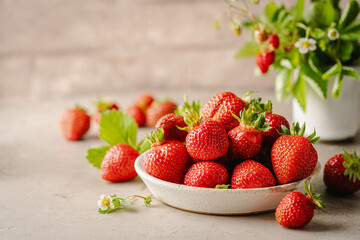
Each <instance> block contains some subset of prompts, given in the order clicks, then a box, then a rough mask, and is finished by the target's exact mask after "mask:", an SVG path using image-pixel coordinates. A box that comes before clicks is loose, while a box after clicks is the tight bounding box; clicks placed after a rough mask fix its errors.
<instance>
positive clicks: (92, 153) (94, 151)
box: [86, 146, 110, 168]
mask: <svg viewBox="0 0 360 240" xmlns="http://www.w3.org/2000/svg"><path fill="white" fill-rule="evenodd" d="M109 148H110V146H93V147H91V148H89V149H88V150H87V154H86V159H87V160H88V161H89V162H90V163H91V164H92V165H94V167H96V168H100V167H101V162H102V160H103V159H104V156H105V154H106V152H107V150H109Z"/></svg>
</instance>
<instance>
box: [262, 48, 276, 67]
mask: <svg viewBox="0 0 360 240" xmlns="http://www.w3.org/2000/svg"><path fill="white" fill-rule="evenodd" d="M262 58H263V64H264V65H265V66H266V67H269V66H270V65H271V64H273V63H274V61H275V52H273V51H272V52H268V51H263V52H262Z"/></svg>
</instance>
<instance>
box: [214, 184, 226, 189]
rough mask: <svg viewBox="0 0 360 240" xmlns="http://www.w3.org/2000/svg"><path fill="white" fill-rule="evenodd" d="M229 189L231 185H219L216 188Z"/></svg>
mask: <svg viewBox="0 0 360 240" xmlns="http://www.w3.org/2000/svg"><path fill="white" fill-rule="evenodd" d="M229 187H230V184H227V185H225V184H223V185H220V184H218V185H216V186H215V189H228V188H229Z"/></svg>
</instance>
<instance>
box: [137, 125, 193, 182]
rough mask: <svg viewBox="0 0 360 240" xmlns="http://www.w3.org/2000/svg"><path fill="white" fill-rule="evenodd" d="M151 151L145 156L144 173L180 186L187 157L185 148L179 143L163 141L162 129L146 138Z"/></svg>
mask: <svg viewBox="0 0 360 240" xmlns="http://www.w3.org/2000/svg"><path fill="white" fill-rule="evenodd" d="M147 138H148V140H149V141H150V142H151V149H150V150H149V151H148V152H147V153H146V154H145V157H144V168H145V171H146V172H147V173H148V174H150V175H151V176H153V177H156V178H159V179H162V180H164V181H168V182H173V183H179V184H182V183H183V181H184V176H185V171H186V167H187V163H188V161H189V155H188V153H187V152H186V147H185V145H184V144H183V143H182V142H179V141H166V140H164V131H163V129H161V130H157V131H155V132H151V135H148V136H147Z"/></svg>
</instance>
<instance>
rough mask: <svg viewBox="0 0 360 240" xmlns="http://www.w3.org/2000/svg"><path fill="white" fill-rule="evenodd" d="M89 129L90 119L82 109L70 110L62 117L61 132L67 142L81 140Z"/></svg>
mask: <svg viewBox="0 0 360 240" xmlns="http://www.w3.org/2000/svg"><path fill="white" fill-rule="evenodd" d="M89 128H90V117H89V115H87V113H86V111H85V110H84V109H82V108H80V107H76V108H73V109H68V110H66V111H65V112H63V114H62V115H61V117H60V130H61V133H62V135H63V136H64V138H66V139H67V140H70V141H77V140H79V139H80V138H81V137H82V136H83V135H84V134H85V133H86V132H87V131H88V130H89Z"/></svg>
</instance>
